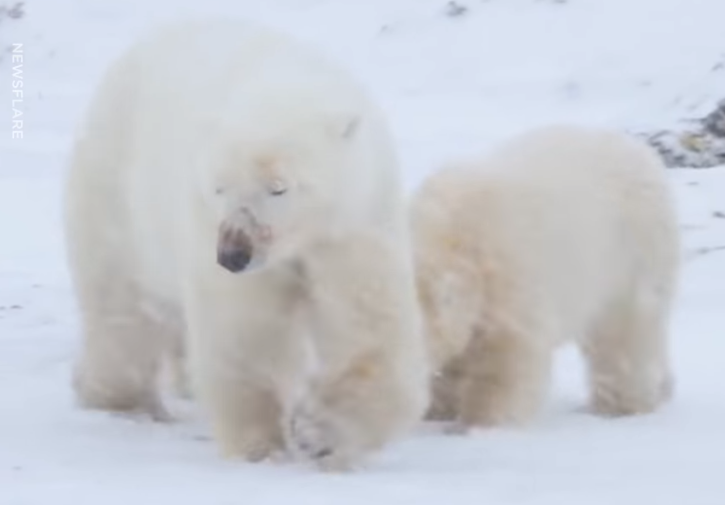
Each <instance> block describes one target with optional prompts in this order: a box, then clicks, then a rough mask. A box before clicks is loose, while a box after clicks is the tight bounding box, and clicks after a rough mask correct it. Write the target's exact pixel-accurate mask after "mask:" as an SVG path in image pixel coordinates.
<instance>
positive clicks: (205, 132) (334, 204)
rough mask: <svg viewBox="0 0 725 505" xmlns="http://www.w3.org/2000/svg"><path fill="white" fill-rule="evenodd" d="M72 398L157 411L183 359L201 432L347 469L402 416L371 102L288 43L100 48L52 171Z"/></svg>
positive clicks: (391, 179)
mask: <svg viewBox="0 0 725 505" xmlns="http://www.w3.org/2000/svg"><path fill="white" fill-rule="evenodd" d="M66 202H67V207H66V220H65V225H66V233H67V248H68V249H67V250H68V257H69V263H70V269H71V273H72V278H73V282H74V286H75V290H76V292H77V297H78V301H79V305H80V309H81V312H82V322H83V333H84V346H83V354H82V357H81V360H80V362H79V364H78V366H77V368H76V373H75V379H74V381H75V382H74V383H75V388H76V390H77V393H78V395H79V397H80V400H81V402H82V403H83V404H84V405H86V406H89V407H94V408H101V409H108V410H122V411H129V410H142V411H146V412H149V413H151V414H152V415H153V416H155V417H158V418H163V417H165V416H166V413H165V409H164V407H163V405H162V402H161V401H160V399H159V394H158V391H157V385H156V382H157V376H158V375H159V365H160V362H161V361H162V357H163V354H164V353H172V355H174V354H175V355H176V356H177V358H175V359H177V362H178V359H181V358H180V357H181V356H183V354H182V353H183V346H181V344H179V339H180V338H182V336H184V335H185V336H186V339H187V340H186V344H187V345H188V352H189V367H190V374H191V378H192V383H193V386H194V394H195V395H196V396H198V397H199V399H200V402H201V404H202V405H203V406H204V407H205V409H206V411H207V412H208V413H209V416H210V418H211V424H212V430H213V434H214V437H215V439H216V441H217V442H218V445H219V447H220V451H221V452H222V453H223V454H224V455H227V456H238V457H243V458H246V459H247V460H250V461H256V460H260V459H263V458H265V457H267V456H268V455H270V454H271V453H273V452H276V451H277V449H280V448H286V449H288V450H289V451H290V452H292V453H293V454H296V455H298V456H305V457H308V458H310V459H312V460H315V461H317V462H318V463H319V464H320V466H321V467H323V468H331V469H336V468H338V469H344V468H349V467H351V466H354V465H355V464H356V463H357V462H358V461H359V460H361V458H362V457H363V456H365V455H366V454H369V453H370V452H371V451H373V450H375V449H377V448H380V447H382V446H383V445H384V444H385V443H387V442H388V441H390V440H392V439H393V438H394V437H395V436H398V435H400V434H402V433H403V432H404V431H406V430H408V429H409V428H410V427H411V426H413V425H414V424H415V423H416V421H417V420H419V419H420V418H421V417H422V416H423V414H424V412H425V409H426V407H427V402H428V390H429V386H428V377H429V372H428V369H427V363H426V351H425V340H424V337H423V333H422V326H421V325H422V320H421V317H420V311H419V307H418V305H417V303H416V297H415V289H416V288H415V276H414V270H413V265H412V253H411V250H410V234H409V231H408V220H407V208H406V206H405V201H404V196H403V193H402V188H401V184H400V181H399V168H398V162H397V158H396V154H395V151H394V147H393V145H392V142H391V136H390V134H389V131H388V127H387V125H386V122H385V120H384V117H383V115H382V113H381V112H380V111H379V110H378V109H377V107H376V106H375V105H374V104H373V103H372V102H371V100H370V99H369V98H368V97H367V96H366V94H365V93H364V91H363V90H362V89H361V87H360V86H359V85H358V84H357V83H356V82H355V81H354V80H353V78H352V77H350V76H349V75H348V74H347V73H346V72H345V71H343V70H342V69H341V68H339V67H337V66H336V65H334V64H333V63H332V62H330V61H328V60H327V59H326V58H325V57H323V56H321V55H319V54H318V53H317V52H316V51H315V50H314V49H312V48H310V47H307V46H306V45H305V44H304V43H302V42H300V41H295V40H293V39H292V38H291V37H287V36H283V35H282V34H280V33H277V32H274V31H271V30H268V29H266V28H263V27H258V26H253V25H250V24H247V23H244V22H237V21H199V22H193V23H183V24H180V25H176V26H173V27H169V28H167V29H164V30H161V31H160V32H159V33H156V34H154V35H152V36H150V37H149V38H147V39H144V40H142V41H140V42H139V43H138V44H136V45H135V46H134V47H132V48H131V49H130V50H129V51H128V52H127V53H126V54H125V55H124V56H122V57H121V58H120V59H119V61H118V62H117V63H116V64H115V65H113V66H112V68H111V69H110V71H109V72H108V74H107V76H106V78H105V80H104V81H103V82H102V84H101V85H100V88H99V91H98V93H97V96H96V97H95V100H94V102H93V104H92V106H91V110H90V112H89V115H88V118H87V121H86V123H85V126H84V130H83V132H82V134H81V135H80V138H79V139H78V141H77V145H76V147H75V152H74V156H73V160H72V166H71V169H70V173H69V176H68V181H67V194H66Z"/></svg>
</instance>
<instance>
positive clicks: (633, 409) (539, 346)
mask: <svg viewBox="0 0 725 505" xmlns="http://www.w3.org/2000/svg"><path fill="white" fill-rule="evenodd" d="M411 221H412V227H413V234H414V243H415V246H414V247H415V256H416V265H417V279H418V287H419V297H420V301H421V304H422V306H423V309H424V312H425V317H426V326H427V334H428V338H429V340H430V347H431V353H432V356H433V362H434V366H436V367H437V368H436V370H437V372H438V374H437V378H436V380H435V382H434V384H433V396H434V398H433V402H432V405H431V408H430V410H429V412H428V416H429V417H430V418H434V419H448V420H457V421H459V423H460V425H462V426H463V427H464V428H465V427H466V426H468V427H474V426H492V425H504V424H520V423H525V422H527V421H530V420H531V419H532V418H533V417H534V415H535V414H536V413H537V411H538V409H539V408H540V406H541V405H542V401H543V400H544V398H545V393H546V391H547V388H548V387H549V382H550V373H551V367H552V354H553V351H554V349H556V348H557V347H558V346H560V345H561V344H564V343H567V342H576V343H578V345H579V347H580V348H581V350H582V352H583V355H584V356H585V359H586V362H587V364H588V372H589V382H590V391H591V404H592V407H593V410H594V411H596V412H598V413H601V414H603V415H612V416H616V415H629V414H636V413H647V412H650V411H652V410H653V409H655V408H656V407H658V406H659V405H660V404H661V403H663V402H664V401H666V400H667V399H668V398H669V397H670V396H671V394H672V388H673V379H672V375H671V371H670V364H669V357H668V354H669V351H668V317H669V313H670V307H671V304H672V300H673V296H674V294H675V290H676V281H677V275H678V265H679V250H680V246H679V237H678V229H677V223H676V216H675V208H674V202H673V199H672V196H671V194H670V191H669V188H668V185H667V181H666V176H665V169H664V167H663V165H662V164H661V162H660V161H659V159H658V158H657V156H656V155H655V154H654V153H653V152H652V151H650V149H649V148H648V147H646V146H644V145H640V144H639V143H638V141H635V140H634V139H631V138H629V137H627V136H625V135H623V134H619V133H614V132H609V131H602V130H598V129H591V128H581V127H576V126H550V127H544V128H539V129H536V130H534V131H531V132H528V133H526V134H523V135H521V136H520V137H518V138H515V139H513V140H510V141H509V142H506V143H505V144H504V145H502V146H500V147H499V148H498V149H496V150H494V151H493V152H492V153H491V154H490V155H489V156H487V157H485V158H483V159H480V160H477V161H471V162H468V163H460V164H458V165H456V166H452V167H448V168H445V169H443V170H441V171H440V172H438V173H435V174H434V175H432V176H430V177H429V178H428V179H427V180H426V181H424V183H423V184H422V186H421V187H420V188H419V190H418V191H417V193H416V194H415V195H414V198H413V202H412V209H411Z"/></svg>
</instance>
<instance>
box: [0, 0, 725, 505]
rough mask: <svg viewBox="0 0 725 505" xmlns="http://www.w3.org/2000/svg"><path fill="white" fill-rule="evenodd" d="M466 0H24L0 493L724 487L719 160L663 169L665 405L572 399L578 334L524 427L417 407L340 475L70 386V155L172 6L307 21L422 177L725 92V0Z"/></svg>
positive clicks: (9, 503)
mask: <svg viewBox="0 0 725 505" xmlns="http://www.w3.org/2000/svg"><path fill="white" fill-rule="evenodd" d="M2 3H3V1H2V0H0V5H1V4H2ZM457 4H458V5H460V6H465V8H464V9H462V10H463V12H461V9H452V8H451V7H450V6H447V1H446V0H436V1H433V0H347V1H340V0H338V1H333V0H264V1H262V0H258V1H257V2H254V1H252V0H203V1H198V0H194V1H192V0H177V1H172V0H29V1H28V2H27V4H26V6H25V9H24V10H25V15H24V16H23V17H22V18H20V19H4V20H0V50H4V48H6V47H11V46H12V45H13V44H22V51H23V53H22V57H21V60H22V65H23V67H22V80H23V83H24V88H23V89H24V95H23V97H22V102H19V103H16V104H15V107H16V108H19V109H20V110H22V113H23V114H22V118H23V121H24V122H23V138H22V139H17V138H16V139H13V138H12V136H11V127H12V116H13V110H12V109H13V104H12V99H13V96H12V94H11V86H12V84H11V83H12V81H13V80H14V79H17V77H15V78H14V77H13V75H12V74H13V71H12V68H11V65H10V63H11V61H12V59H11V55H9V54H8V53H3V55H2V58H0V505H46V504H51V503H52V504H54V505H96V504H103V505H116V504H118V505H121V504H123V505H128V504H130V503H134V504H138V505H146V504H161V503H168V504H172V503H173V504H176V505H187V504H189V505H192V504H200V503H209V504H212V505H227V504H229V505H232V504H245V505H246V504H254V505H280V504H289V503H298V504H308V503H309V504H314V505H326V504H350V505H355V504H361V505H362V504H370V503H375V504H380V505H382V504H395V505H398V504H399V505H403V504H411V505H413V504H414V505H428V504H434V503H435V504H438V503H456V504H457V505H458V504H461V505H463V504H469V503H470V504H479V503H480V504H492V505H494V504H495V505H509V504H526V505H529V504H531V505H534V504H535V505H612V504H617V505H644V504H645V503H652V504H657V505H722V504H723V503H725V386H724V385H725V339H723V331H724V330H725V311H724V310H723V307H724V306H725V305H724V304H725V281H724V279H725V250H721V249H722V248H725V219H723V216H725V198H723V196H724V195H725V167H721V168H715V169H709V170H698V171H696V170H672V171H670V172H669V175H670V177H671V179H672V184H673V186H674V187H675V189H676V191H677V195H678V198H679V204H680V212H681V216H680V221H681V224H682V229H683V233H684V236H685V242H686V247H687V253H688V260H687V264H686V267H685V270H684V274H683V286H682V292H681V296H680V300H679V303H678V306H677V313H676V317H675V320H674V321H673V339H674V359H675V366H676V373H677V378H678V385H677V394H676V398H675V400H674V401H673V402H672V404H670V405H668V406H667V407H666V408H665V409H663V410H662V411H661V412H659V413H657V414H654V415H651V416H646V417H641V418H632V419H621V420H605V419H599V418H595V417H592V416H589V415H587V414H585V413H583V412H581V410H580V407H581V406H582V405H583V402H584V400H585V393H584V384H583V380H582V376H581V370H580V363H579V361H578V359H577V357H576V356H575V355H574V354H573V353H572V352H570V351H566V352H563V353H562V355H561V360H560V362H559V366H558V368H557V384H556V388H555V391H554V393H553V397H552V399H551V403H550V405H549V408H548V410H547V411H546V413H545V414H544V415H543V416H542V419H541V420H540V421H539V422H538V423H537V424H536V425H534V426H532V427H531V428H528V429H525V430H496V431H487V432H480V433H477V434H475V435H472V436H470V437H455V436H444V435H442V434H440V433H438V432H436V430H435V429H433V427H425V428H421V431H420V433H417V434H414V435H411V437H409V438H408V439H406V440H404V441H403V442H401V443H400V444H399V445H397V446H394V447H390V448H389V449H387V450H386V451H384V452H383V453H382V454H380V455H379V456H378V457H376V458H375V459H374V460H372V461H371V462H370V465H369V468H367V469H366V470H365V471H363V472H361V473H358V474H353V475H337V476H334V475H320V474H316V473H314V472H311V471H309V470H307V469H303V468H297V467H293V466H280V465H274V464H265V465H243V464H238V463H230V462H223V461H221V460H220V459H219V458H218V457H217V455H216V453H215V450H214V446H213V445H212V443H211V442H210V440H208V435H207V432H206V429H205V427H204V426H203V424H201V423H200V422H198V420H196V418H195V415H194V412H193V411H189V410H188V409H187V407H188V406H180V407H184V409H183V412H185V414H186V415H185V416H184V418H183V421H182V422H179V423H177V424H174V425H171V426H168V425H158V424H152V423H147V422H138V421H133V420H128V419H122V418H117V417H113V416H109V415H104V414H101V413H90V412H83V411H80V410H78V409H77V408H75V406H74V405H73V399H72V395H71V391H70V383H69V371H70V365H71V363H72V360H73V357H74V354H75V352H76V348H77V342H78V331H77V330H78V328H77V319H76V315H75V312H74V306H73V299H72V298H71V296H70V292H69V287H68V279H67V274H66V270H65V266H64V258H63V255H62V247H61V244H62V236H61V234H60V232H59V205H60V201H59V189H60V181H61V177H62V172H63V169H64V163H65V162H66V160H67V155H68V151H69V147H70V140H71V138H72V135H73V128H74V124H75V123H76V121H77V120H78V118H79V117H80V114H82V113H83V110H84V107H85V106H86V104H87V101H88V99H89V98H90V93H91V91H92V90H93V88H94V86H95V84H96V82H97V79H98V78H99V77H100V75H101V72H102V71H103V70H104V68H105V67H106V65H107V64H108V62H109V60H110V59H111V58H112V57H113V56H114V55H116V54H118V52H119V51H121V50H123V49H124V48H125V47H127V45H128V44H129V43H130V42H131V41H132V40H133V39H134V38H135V37H136V36H138V35H139V34H140V33H142V32H143V30H145V29H147V28H148V27H150V26H153V25H155V24H156V23H158V22H160V21H162V20H163V19H168V18H172V17H183V16H188V15H198V14H224V15H238V16H244V17H251V18H254V19H259V20H263V21H265V22H267V23H269V24H274V25H277V26H280V27H282V28H285V29H287V30H290V31H292V32H294V33H297V34H298V35H300V36H303V37H305V38H308V39H310V40H313V41H316V42H317V43H318V45H319V46H320V47H321V48H323V49H324V50H327V51H329V52H330V53H331V54H332V55H334V56H335V57H337V58H338V59H339V60H340V61H342V62H343V63H344V64H346V65H348V66H349V67H350V68H351V69H352V70H353V71H354V72H355V73H356V74H357V75H358V76H359V77H360V78H361V79H362V80H363V81H365V82H366V83H367V84H368V85H369V86H370V88H371V89H372V90H373V92H374V93H375V95H376V96H377V98H378V99H379V101H380V102H381V103H382V104H383V105H384V107H385V109H386V110H387V111H388V114H389V116H390V120H391V122H392V124H393V127H394V130H395V134H396V136H397V139H398V141H399V146H400V151H401V156H402V159H403V162H404V169H405V171H406V174H407V181H408V183H409V187H411V188H412V187H414V186H415V185H416V184H417V183H418V182H419V181H420V180H421V179H422V178H423V177H424V176H425V175H426V174H427V173H429V172H430V171H432V170H435V169H436V167H437V166H438V165H439V163H440V162H441V161H442V160H446V159H450V158H453V157H459V156H465V155H467V154H470V153H473V152H476V151H479V150H483V149H485V148H487V147H488V146H489V145H490V144H491V143H492V142H495V141H497V140H499V139H502V138H504V137H506V136H508V135H510V134H512V133H514V132H518V131H521V130H523V129H526V128H529V127H531V126H535V125H540V124H544V123H549V122H553V121H563V120H566V121H576V122H582V123H588V124H600V125H609V126H614V127H618V128H622V129H642V128H650V127H658V128H659V127H665V126H668V125H672V124H676V123H677V122H678V121H681V120H684V119H687V118H690V117H696V116H701V115H702V114H704V113H707V112H708V110H709V109H710V108H711V107H712V106H713V105H714V104H715V103H716V102H717V101H718V100H719V99H722V98H723V97H725V69H723V62H725V32H723V30H722V22H723V19H725V3H723V2H722V0H565V1H553V0H551V1H548V0H475V1H474V0H460V1H459V2H457ZM453 12H456V13H458V14H459V15H452V14H453ZM16 63H17V62H16ZM209 93H214V90H213V89H210V90H209ZM199 100H200V101H203V100H205V97H204V96H200V97H199Z"/></svg>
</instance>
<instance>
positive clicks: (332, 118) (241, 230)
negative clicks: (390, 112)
mask: <svg viewBox="0 0 725 505" xmlns="http://www.w3.org/2000/svg"><path fill="white" fill-rule="evenodd" d="M261 123H262V124H257V125H255V126H254V128H252V127H248V128H244V129H241V130H240V129H235V130H234V133H235V135H234V136H233V139H234V140H233V141H231V142H229V141H227V142H225V145H223V146H221V147H220V148H219V149H218V150H217V152H218V153H219V154H218V158H217V160H216V162H215V164H214V166H215V168H214V169H213V170H211V171H208V172H207V173H206V177H205V178H204V186H205V188H204V192H205V196H206V200H207V201H208V202H209V204H210V207H211V208H212V210H213V213H214V215H215V217H216V220H217V225H218V229H217V237H218V241H217V263H218V264H219V265H220V266H221V267H223V268H224V269H226V270H228V271H230V272H233V273H238V272H243V271H244V272H246V271H252V270H256V269H258V268H263V267H265V266H267V265H269V264H271V263H276V262H279V261H284V260H286V259H292V258H295V257H296V256H298V255H299V254H301V253H302V251H303V250H304V249H305V248H306V247H308V246H310V245H311V244H313V243H315V241H318V240H321V239H323V238H324V236H325V235H327V234H329V233H332V232H333V230H334V229H335V228H340V227H344V226H345V221H346V218H347V217H350V216H351V215H352V214H354V213H355V210H354V208H353V207H354V205H355V201H356V200H360V198H358V196H357V195H359V194H360V190H361V188H360V187H359V186H360V184H356V175H355V174H356V173H357V172H359V171H358V170H355V169H352V170H351V169H350V168H351V166H354V165H355V164H356V163H357V162H358V161H359V155H358V154H357V151H358V147H359V143H360V139H359V137H360V136H361V132H360V131H359V130H360V129H361V126H362V125H361V116H360V115H359V114H354V113H345V114H331V115H327V116H325V117H323V118H322V119H319V118H317V120H310V119H309V118H308V119H307V120H305V121H300V122H298V123H297V124H295V123H294V122H293V121H289V120H288V121H286V122H285V124H284V125H283V127H282V125H280V124H279V123H277V124H274V123H273V124H271V125H270V124H264V122H263V121H262V122H261ZM363 185H364V183H363ZM356 186H357V187H356ZM363 191H364V190H363Z"/></svg>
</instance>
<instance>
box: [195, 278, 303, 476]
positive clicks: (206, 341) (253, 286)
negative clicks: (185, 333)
mask: <svg viewBox="0 0 725 505" xmlns="http://www.w3.org/2000/svg"><path fill="white" fill-rule="evenodd" d="M289 294H290V290H289V289H287V287H285V286H284V285H280V281H279V280H278V279H276V278H275V276H274V275H273V274H272V275H265V274H249V275H246V274H241V275H238V276H234V275H233V274H228V275H225V274H222V278H221V279H219V278H218V282H216V281H215V282H211V283H210V282H209V281H208V280H203V281H201V282H198V283H197V284H196V285H195V288H194V289H193V290H192V292H191V294H190V296H189V299H190V303H189V304H188V305H189V306H188V309H187V314H188V320H189V331H190V333H189V336H190V338H189V343H190V346H189V349H188V351H189V355H188V358H189V365H190V367H189V370H190V373H191V376H192V381H193V383H194V391H195V393H196V394H197V395H198V397H199V400H200V402H201V404H202V405H203V406H204V407H205V409H206V411H207V413H208V415H209V418H210V421H211V426H212V432H213V436H214V439H215V440H216V443H217V445H218V447H219V451H220V452H221V454H222V455H223V456H225V457H229V458H242V459H245V460H247V461H250V462H255V461H260V460H263V459H266V458H268V457H269V456H271V455H272V453H274V452H275V451H277V450H278V449H281V448H282V445H283V439H282V434H281V421H280V418H281V400H280V397H281V396H284V388H285V387H286V385H287V384H289V383H291V382H294V379H290V378H289V377H294V375H295V373H297V362H298V360H299V356H295V351H294V346H293V343H291V342H290V340H291V333H290V331H291V325H292V321H291V319H293V318H292V317H291V314H292V313H293V311H294V307H293V304H294V301H293V300H292V299H291V297H290V296H289Z"/></svg>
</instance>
